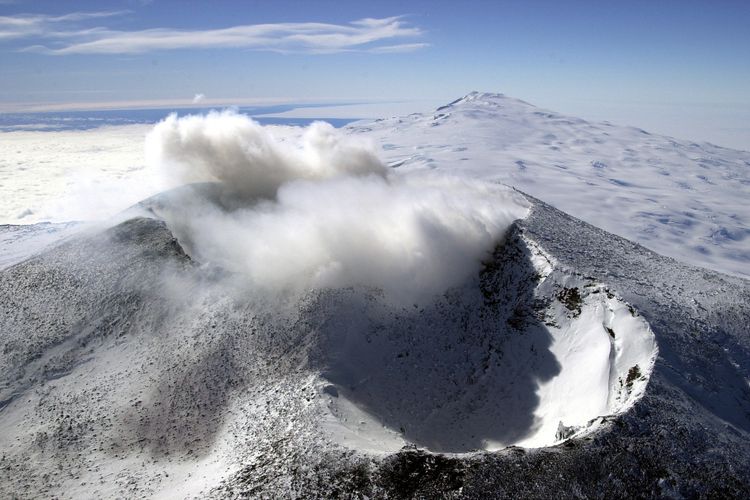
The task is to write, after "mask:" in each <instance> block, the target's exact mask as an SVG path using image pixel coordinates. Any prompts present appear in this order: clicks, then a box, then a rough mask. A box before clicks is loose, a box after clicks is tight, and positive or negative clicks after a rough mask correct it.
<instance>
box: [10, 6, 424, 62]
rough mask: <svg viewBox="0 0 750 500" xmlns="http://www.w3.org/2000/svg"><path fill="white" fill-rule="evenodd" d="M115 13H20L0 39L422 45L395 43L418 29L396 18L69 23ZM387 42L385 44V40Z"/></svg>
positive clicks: (63, 45) (159, 45) (157, 46)
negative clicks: (130, 26) (148, 25)
mask: <svg viewBox="0 0 750 500" xmlns="http://www.w3.org/2000/svg"><path fill="white" fill-rule="evenodd" d="M123 13H125V12H124V11H117V12H76V13H71V14H67V15H63V16H45V15H28V14H20V15H16V16H4V17H0V41H1V40H3V39H15V38H38V39H40V41H43V42H45V43H38V44H35V45H30V46H27V47H25V48H23V49H21V50H23V51H27V52H39V53H44V54H50V55H66V54H137V53H144V52H151V51H161V50H180V49H215V48H244V49H250V50H265V51H276V52H301V53H309V54H325V53H336V52H344V51H361V52H405V51H413V50H419V49H421V48H424V47H425V46H426V45H427V44H425V43H397V44H394V43H393V42H394V41H399V40H403V39H408V38H415V37H420V36H422V35H423V31H422V30H421V29H420V28H418V27H415V26H409V25H408V24H407V23H406V22H405V21H403V20H402V18H401V17H400V16H395V17H386V18H380V19H373V18H366V19H359V20H355V21H352V22H350V23H348V24H332V23H313V22H307V23H267V24H251V25H238V26H232V27H226V28H219V29H208V30H180V29H172V28H164V27H158V28H152V29H145V30H134V31H122V30H112V29H109V28H106V27H101V26H98V27H88V28H85V29H84V28H80V27H75V23H77V22H80V21H87V20H91V19H99V18H106V17H111V16H116V15H121V14H123ZM387 42H390V43H387Z"/></svg>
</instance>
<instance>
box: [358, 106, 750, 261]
mask: <svg viewBox="0 0 750 500" xmlns="http://www.w3.org/2000/svg"><path fill="white" fill-rule="evenodd" d="M351 128H352V131H353V132H354V133H357V134H365V135H366V136H369V137H371V138H373V139H374V140H375V141H376V142H377V143H378V144H380V145H381V146H382V148H383V151H382V155H383V157H384V158H386V159H387V160H388V161H389V163H390V164H391V165H393V166H394V167H398V168H401V169H424V168H426V169H442V170H447V171H450V172H452V173H455V172H462V173H464V174H465V175H468V176H471V177H480V178H486V179H496V180H498V181H499V182H502V183H505V184H508V185H512V186H515V187H517V188H518V189H520V190H522V191H524V192H527V193H530V194H532V195H533V196H536V197H538V198H540V199H543V200H545V201H546V202H547V203H551V204H552V205H554V206H556V207H558V208H560V209H561V210H564V211H566V212H568V213H570V214H571V215H573V216H576V217H579V218H581V219H583V220H585V221H586V222H589V223H591V224H594V225H595V226H597V227H601V228H604V229H606V230H608V231H611V232H613V233H615V234H618V235H620V236H623V237H625V238H628V239H630V240H632V241H636V242H638V243H641V244H643V245H645V246H646V247H648V248H650V249H652V250H655V251H657V252H659V253H661V254H664V255H669V256H671V257H675V258H677V259H680V260H683V261H685V262H690V263H692V264H695V265H700V266H704V267H710V268H712V269H716V270H719V271H722V272H727V273H735V274H741V275H745V276H748V275H750V271H748V269H750V244H748V242H750V204H748V202H747V200H748V198H749V197H750V152H747V151H736V150H732V149H726V148H722V147H718V146H714V145H711V144H707V143H702V144H696V143H692V142H687V141H681V140H678V139H673V138H670V137H664V136H660V135H653V134H650V133H648V132H646V131H644V130H640V129H637V128H630V127H621V126H615V125H611V124H609V123H607V122H604V123H595V122H587V121H585V120H582V119H579V118H572V117H569V116H564V115H560V114H558V113H555V112H552V111H547V110H543V109H539V108H537V107H535V106H532V105H531V104H528V103H525V102H523V101H520V100H517V99H513V98H510V97H506V96H504V95H502V94H486V93H477V92H472V93H470V94H468V95H467V96H465V97H463V98H461V99H458V100H457V101H454V102H452V103H451V104H448V105H446V106H443V107H441V108H438V109H437V110H436V111H435V112H434V113H430V114H413V115H409V116H406V117H398V118H389V119H385V120H376V121H375V122H367V123H362V122H360V123H357V124H353V125H351Z"/></svg>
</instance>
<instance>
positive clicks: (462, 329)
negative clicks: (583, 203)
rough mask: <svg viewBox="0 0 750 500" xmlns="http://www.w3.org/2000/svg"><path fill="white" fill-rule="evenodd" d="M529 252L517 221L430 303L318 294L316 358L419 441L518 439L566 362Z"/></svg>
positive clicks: (343, 392) (489, 443)
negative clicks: (471, 270) (556, 350)
mask: <svg viewBox="0 0 750 500" xmlns="http://www.w3.org/2000/svg"><path fill="white" fill-rule="evenodd" d="M530 257H531V255H530V251H529V249H528V248H527V247H526V245H525V243H524V242H523V240H522V239H521V238H520V236H519V234H518V232H517V229H516V228H515V226H514V227H513V229H512V230H511V231H510V233H509V235H508V237H507V239H506V242H505V243H504V244H503V245H502V246H500V247H498V248H497V249H496V251H495V252H494V254H493V256H492V259H491V260H490V261H488V262H487V263H485V265H484V268H483V269H482V271H481V273H480V276H479V278H478V279H475V280H473V282H471V283H468V284H466V285H465V286H463V287H460V288H456V289H453V290H451V291H449V292H448V293H446V294H444V295H443V296H442V297H439V298H438V299H437V300H435V301H433V302H432V303H431V304H430V305H428V306H424V307H422V306H414V305H409V306H408V307H401V308H400V309H399V310H394V308H393V307H392V306H390V307H389V306H387V305H386V304H385V301H383V300H381V299H380V298H378V296H377V295H376V294H369V295H368V294H366V293H364V294H363V293H358V292H355V291H348V292H341V291H339V292H336V293H331V294H329V295H324V296H321V298H320V299H319V300H324V301H329V303H328V304H325V305H324V306H323V307H322V309H323V310H326V311H327V314H326V315H325V316H321V317H320V321H319V322H318V323H317V324H315V325H313V327H314V328H317V329H319V331H320V335H319V339H320V342H321V344H320V345H319V348H318V350H317V353H316V354H317V355H316V356H314V357H313V364H314V365H317V366H316V368H318V369H320V370H321V371H322V373H323V376H324V377H325V378H326V379H327V380H328V381H330V382H331V383H332V384H334V385H335V386H336V388H337V390H336V391H332V393H334V397H336V396H335V394H338V397H342V396H343V397H345V398H346V399H348V400H349V401H351V402H352V403H354V404H355V405H357V406H358V407H359V408H360V409H362V410H364V411H366V412H367V413H369V414H370V415H372V416H374V417H376V418H377V419H378V420H379V421H380V422H381V423H382V424H383V425H384V426H386V427H388V428H390V429H391V430H394V431H396V432H400V433H401V434H402V435H403V437H404V439H406V440H407V441H409V442H412V443H414V444H416V445H418V446H421V447H426V448H428V449H430V450H432V451H437V452H456V453H458V452H469V451H472V450H477V449H488V448H490V449H493V448H499V447H502V446H507V445H511V444H514V443H516V442H518V441H519V440H521V439H523V438H525V437H527V436H529V435H531V434H533V433H534V431H535V430H536V429H537V428H538V422H537V418H536V417H535V411H536V410H537V408H538V406H539V401H540V400H539V397H538V396H537V389H538V387H539V383H540V382H543V381H546V380H549V379H551V378H552V377H554V376H555V375H557V374H558V373H560V370H561V366H560V364H559V363H558V361H557V359H556V357H555V356H554V354H553V353H552V352H550V349H549V348H550V346H551V344H552V336H551V335H550V332H549V331H548V329H547V327H546V326H545V325H544V323H543V322H542V321H541V320H540V319H539V318H538V316H542V315H541V314H539V312H540V311H542V310H544V309H545V308H546V306H547V304H546V303H543V302H541V301H538V300H537V299H536V298H535V295H534V291H535V288H536V285H537V283H538V280H539V279H540V278H539V275H538V274H537V271H536V269H535V268H534V266H533V265H532V262H531V258H530ZM316 306H317V307H318V308H319V309H321V308H320V304H317V305H316ZM345 425H347V424H345ZM348 425H351V423H349V424H348ZM355 425H356V424H355ZM358 432H367V431H366V430H362V429H359V431H358Z"/></svg>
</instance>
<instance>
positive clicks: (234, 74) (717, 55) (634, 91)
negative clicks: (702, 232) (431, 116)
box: [0, 0, 750, 147]
mask: <svg viewBox="0 0 750 500" xmlns="http://www.w3.org/2000/svg"><path fill="white" fill-rule="evenodd" d="M0 16H4V17H0V74H1V75H2V84H1V85H2V86H1V87H0V88H2V95H1V96H0V107H2V108H5V109H8V108H9V107H18V106H19V105H20V104H19V103H24V104H23V105H24V106H29V105H33V106H39V105H40V104H41V105H48V104H50V103H56V104H67V105H70V104H72V103H82V102H85V103H92V102H95V103H101V104H102V105H106V104H107V103H112V102H118V103H119V102H123V101H129V102H134V103H139V102H152V101H167V102H172V101H179V100H187V101H189V100H191V99H192V98H193V96H194V95H196V94H203V95H205V96H206V100H207V102H214V100H217V101H218V100H228V101H231V100H240V99H247V100H253V99H256V100H274V99H279V100H292V101H308V102H309V101H341V100H351V101H363V100H364V101H380V100H405V101H414V100H420V99H422V100H435V101H447V100H451V99H453V98H456V97H458V96H460V95H463V94H465V93H467V92H468V91H470V90H483V91H497V92H504V93H506V94H509V95H512V96H515V97H519V98H522V99H525V100H527V101H530V102H532V103H536V104H540V105H542V106H545V107H549V108H553V109H557V110H559V111H563V112H571V113H575V112H578V114H579V115H584V116H585V115H586V113H589V115H591V114H597V113H599V112H601V110H607V109H610V110H612V114H614V115H615V116H613V117H612V118H613V119H616V118H617V117H618V116H620V114H621V113H622V111H623V110H630V111H631V114H632V112H633V110H635V109H645V110H647V111H645V112H646V115H648V113H651V115H653V116H657V115H658V114H659V111H658V109H659V107H662V108H663V107H664V106H671V107H672V108H670V109H671V111H670V112H671V113H674V112H675V110H677V111H679V110H678V107H680V106H683V107H684V106H690V107H691V113H693V115H695V114H697V115H698V116H700V110H699V108H696V106H699V107H700V106H703V107H704V108H706V109H710V113H714V114H717V113H718V114H719V115H721V114H722V113H723V114H731V113H735V114H736V113H737V112H740V113H741V117H740V118H741V120H744V119H745V118H746V117H747V116H750V114H748V115H745V114H743V113H745V111H748V112H749V113H750V93H748V92H747V90H748V89H749V88H750V28H748V27H749V26H750V2H748V1H705V2H697V1H690V0H681V1H670V0H660V1H633V0H630V1H628V2H603V1H596V2H594V1H567V2H565V1H502V0H495V1H460V2H458V1H450V2H449V1H440V0H433V1H404V0H402V1H361V2H360V1H355V0H350V1H347V2H343V1H326V0H318V1H310V0H308V1H278V0H277V1H244V2H239V1H238V2H229V1H211V2H199V1H166V0H153V1H150V2H148V1H137V0H131V1H128V0H125V1H106V0H100V1H75V0H71V1H65V2H62V1H59V0H58V1H43V0H42V1H40V0H35V1H24V0H17V1H13V0H0ZM362 19H370V21H360V20H362ZM258 25H265V26H258ZM228 28H235V29H233V30H227V29H228ZM654 109H656V111H654ZM722 109H723V110H724V111H721V110H722ZM587 110H589V111H587ZM717 110H718V111H717ZM737 110H740V111H737ZM742 110H745V111H742ZM730 111H731V113H730ZM710 113H709V114H710ZM662 114H664V113H662ZM667 114H669V113H667ZM678 114H679V113H678ZM638 116H639V115H638V114H636V116H635V118H638ZM596 118H603V117H601V116H596ZM646 118H648V116H647V117H646ZM732 120H734V121H732ZM630 121H632V120H630ZM646 121H647V122H648V119H646ZM735 122H736V123H735ZM737 123H739V122H738V121H737V120H736V119H734V118H729V122H728V123H726V124H722V123H719V124H717V126H720V125H727V127H729V128H731V127H735V128H737ZM641 124H642V125H643V123H641ZM727 127H725V128H727ZM740 128H741V127H740ZM735 132H736V131H735ZM738 133H740V134H742V133H743V132H741V131H740V132H738ZM748 146H749V147H750V144H749V145H748Z"/></svg>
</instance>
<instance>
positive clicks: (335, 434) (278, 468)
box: [0, 199, 750, 498]
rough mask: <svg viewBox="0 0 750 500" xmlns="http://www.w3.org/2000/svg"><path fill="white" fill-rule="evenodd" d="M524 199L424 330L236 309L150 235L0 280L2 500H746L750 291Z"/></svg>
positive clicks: (263, 302)
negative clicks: (709, 499) (711, 499)
mask: <svg viewBox="0 0 750 500" xmlns="http://www.w3.org/2000/svg"><path fill="white" fill-rule="evenodd" d="M531 201H532V203H533V206H532V210H531V214H530V215H529V217H528V218H527V219H525V220H523V221H519V222H516V223H515V224H514V225H513V226H512V228H511V230H510V232H509V234H508V235H507V238H506V240H505V243H504V244H503V245H502V246H500V247H498V249H497V251H496V252H495V253H494V255H493V256H492V258H491V259H489V260H488V261H487V262H486V263H485V265H484V267H483V270H482V271H481V272H480V273H479V274H478V275H476V276H475V277H473V278H471V279H469V280H468V281H467V282H466V283H464V284H463V285H462V286H460V287H457V288H454V289H452V290H451V291H449V292H448V293H446V294H445V295H444V296H442V297H436V298H435V301H434V302H432V303H428V304H426V305H423V306H419V307H417V308H415V307H413V306H411V305H408V304H405V305H403V306H402V307H396V306H394V305H393V304H392V303H390V302H388V301H386V300H385V299H384V297H383V295H382V294H381V293H380V292H379V291H378V290H373V289H367V288H356V287H355V288H346V289H328V290H315V291H310V292H309V293H307V294H305V295H303V296H301V297H300V296H288V295H284V294H281V295H276V296H264V295H261V296H258V295H254V294H248V293H247V289H246V288H239V289H235V288H232V287H231V286H229V285H228V283H232V281H231V280H229V281H228V280H227V279H226V278H227V274H226V272H225V271H222V270H220V269H215V268H213V267H211V266H208V267H206V266H202V265H201V263H200V262H196V261H195V260H193V259H191V257H190V256H189V255H186V254H185V252H184V251H183V248H182V247H181V246H180V245H179V243H178V242H177V241H176V240H175V238H174V237H173V235H172V233H171V232H170V231H169V228H168V226H167V225H166V224H165V223H164V222H162V221H158V220H155V219H149V218H135V219H131V220H128V221H126V222H124V223H122V224H120V225H117V226H115V227H113V228H111V229H109V230H106V231H102V230H100V229H90V230H89V231H87V232H84V233H81V234H79V235H77V236H74V237H72V238H71V239H69V240H68V241H66V242H65V243H63V244H62V245H61V246H59V247H57V248H53V249H49V250H47V251H45V252H43V253H42V254H40V255H38V256H36V257H34V258H32V259H30V260H27V261H25V262H22V263H19V264H16V265H14V266H11V267H10V268H8V269H5V270H3V271H0V331H2V333H3V335H2V337H1V338H0V341H1V342H2V349H0V353H2V354H1V356H2V357H1V358H0V359H1V360H2V362H1V363H0V367H2V374H1V377H2V386H1V387H0V390H1V391H2V396H1V397H0V400H2V408H1V409H0V427H1V428H2V430H3V432H2V433H0V447H1V448H2V450H3V454H2V457H0V493H1V494H2V495H3V496H6V497H15V496H20V497H25V496H29V497H38V496H40V495H41V496H46V495H50V496H58V497H64V498H80V497H89V496H91V497H98V498H101V497H121V496H128V497H144V496H157V497H175V498H184V497H188V496H193V495H195V496H199V497H206V496H213V497H234V496H237V495H244V496H268V497H280V496H283V497H290V496H291V497H295V496H315V497H332V496H333V497H339V496H344V497H348V496H362V495H366V496H369V497H373V496H374V497H383V496H389V497H395V498H406V497H414V496H417V497H425V496H427V497H429V496H441V495H447V494H450V495H453V496H454V497H459V498H460V497H466V498H477V497H487V496H497V495H511V496H518V495H525V496H535V497H549V496H570V495H584V496H608V497H609V496H614V497H617V496H622V495H623V494H624V493H625V492H627V494H630V495H636V496H638V495H641V496H642V495H646V496H649V495H651V496H663V495H669V494H673V495H678V496H679V495H682V496H694V495H708V496H711V495H718V496H724V497H726V496H729V497H741V496H743V495H745V494H747V492H748V490H750V468H748V463H747V460H746V457H747V455H748V453H750V419H749V418H748V415H750V402H749V401H750V386H749V385H748V380H750V373H749V372H748V366H750V339H749V338H748V335H747V331H746V320H747V317H748V314H750V305H749V304H750V283H748V282H747V281H745V280H742V279H739V278H732V277H728V276H723V275H719V274H715V273H712V272H710V271H705V270H701V269H698V268H692V267H689V266H686V265H682V264H679V263H678V262H675V261H673V260H671V259H668V258H664V257H661V256H659V255H656V254H654V253H652V252H650V251H648V250H645V249H643V248H641V247H639V246H638V245H635V244H633V243H631V242H628V241H627V240H623V239H620V238H618V237H615V236H613V235H610V234H608V233H605V232H603V231H600V230H598V229H596V228H593V227H591V226H588V225H587V224H585V223H582V222H580V221H578V220H576V219H573V218H571V217H569V216H567V215H565V214H563V213H561V212H558V211H556V210H554V209H552V208H551V207H549V206H547V205H545V204H543V203H542V202H539V201H536V200H533V199H532V200H531ZM654 341H655V342H656V345H657V346H658V354H657V352H656V351H655V348H654ZM654 355H656V357H655V358H654ZM652 362H653V366H652ZM586 396H589V397H586ZM639 398H640V399H639ZM425 411H428V412H429V413H425ZM353 419H354V420H353ZM498 422H500V423H502V425H498ZM461 423H466V424H467V426H462V425H461ZM427 424H429V425H427ZM373 425H375V426H377V428H376V429H372V430H371V429H370V428H369V427H370V426H373ZM469 432H474V433H475V434H474V435H472V434H470V433H469ZM566 438H567V440H566V441H565V442H564V443H563V444H561V445H557V446H551V447H546V448H541V449H538V450H534V449H530V450H527V451H524V450H523V449H522V448H518V447H511V448H508V449H501V450H499V451H495V452H473V453H465V452H469V451H471V450H474V449H480V450H481V449H482V448H487V449H490V450H493V449H498V448H502V445H503V444H512V443H517V444H526V445H530V446H545V445H553V444H554V443H555V442H557V441H559V440H563V439H566ZM524 439H526V440H528V442H526V443H524V442H523V441H524ZM400 444H403V445H405V447H404V448H402V449H401V448H399V446H398V445H400ZM394 445H395V446H394ZM430 449H433V450H437V451H450V452H454V453H456V452H459V454H458V455H455V454H451V455H447V456H444V455H436V454H433V453H430V452H429V451H426V450H430ZM373 452H375V453H373ZM697 458H698V460H697Z"/></svg>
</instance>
